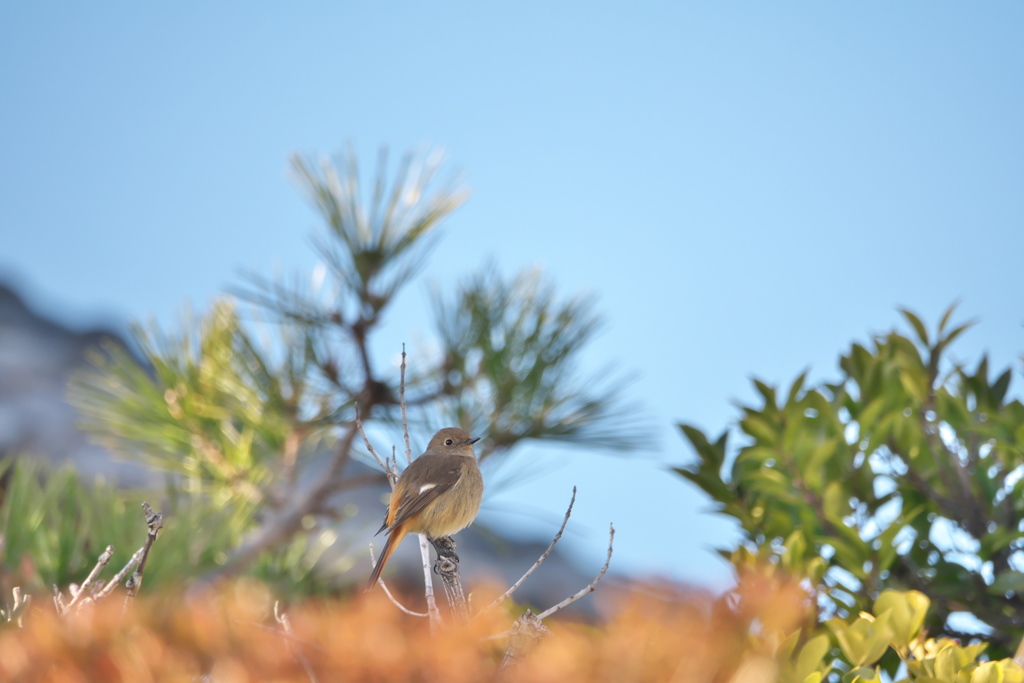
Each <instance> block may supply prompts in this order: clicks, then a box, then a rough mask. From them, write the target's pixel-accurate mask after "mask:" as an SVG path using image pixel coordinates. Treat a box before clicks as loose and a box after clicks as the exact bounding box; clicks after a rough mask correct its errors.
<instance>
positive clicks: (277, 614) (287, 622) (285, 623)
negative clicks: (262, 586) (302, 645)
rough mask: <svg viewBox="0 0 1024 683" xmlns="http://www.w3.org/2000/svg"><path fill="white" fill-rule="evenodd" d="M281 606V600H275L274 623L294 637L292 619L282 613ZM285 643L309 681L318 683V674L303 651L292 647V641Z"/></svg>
mask: <svg viewBox="0 0 1024 683" xmlns="http://www.w3.org/2000/svg"><path fill="white" fill-rule="evenodd" d="M280 605H281V602H280V601H279V600H275V601H274V621H276V622H277V623H279V624H281V628H283V629H284V632H285V633H286V634H287V635H288V636H291V637H294V636H293V635H292V622H291V619H289V618H288V615H287V614H285V613H284V612H281V611H280V609H279V608H280ZM285 642H287V643H288V649H289V650H291V652H292V655H293V656H294V657H295V659H297V660H299V664H301V665H302V668H303V669H305V670H306V676H307V677H309V680H310V681H311V683H318V681H317V678H316V674H315V673H313V667H312V666H310V664H309V660H308V659H306V656H305V655H303V654H302V651H301V650H299V649H298V648H297V647H294V646H293V645H292V643H291V641H285Z"/></svg>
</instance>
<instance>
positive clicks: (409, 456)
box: [398, 343, 412, 465]
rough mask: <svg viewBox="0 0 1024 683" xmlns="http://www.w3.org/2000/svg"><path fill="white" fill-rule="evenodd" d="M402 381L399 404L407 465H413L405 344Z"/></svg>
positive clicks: (403, 346)
mask: <svg viewBox="0 0 1024 683" xmlns="http://www.w3.org/2000/svg"><path fill="white" fill-rule="evenodd" d="M400 374H401V381H400V382H399V384H398V396H399V401H398V402H399V404H400V405H401V406H402V433H403V435H404V436H405V464H406V465H411V464H412V446H410V445H409V416H408V414H407V413H406V403H405V344H404V343H403V344H402V367H401V373H400Z"/></svg>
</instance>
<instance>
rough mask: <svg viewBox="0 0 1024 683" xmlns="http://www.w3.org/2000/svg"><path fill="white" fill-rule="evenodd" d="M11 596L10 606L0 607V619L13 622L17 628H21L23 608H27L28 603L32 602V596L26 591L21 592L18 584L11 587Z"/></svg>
mask: <svg viewBox="0 0 1024 683" xmlns="http://www.w3.org/2000/svg"><path fill="white" fill-rule="evenodd" d="M11 598H12V600H13V602H12V603H11V606H10V608H8V609H0V619H2V620H3V621H6V622H8V623H9V622H12V621H13V622H15V623H16V624H17V626H18V628H21V627H22V626H23V625H24V624H23V623H22V616H23V615H24V613H25V610H26V609H28V606H29V604H31V602H32V596H31V595H29V594H27V593H22V592H21V587H20V586H15V587H14V588H12V589H11Z"/></svg>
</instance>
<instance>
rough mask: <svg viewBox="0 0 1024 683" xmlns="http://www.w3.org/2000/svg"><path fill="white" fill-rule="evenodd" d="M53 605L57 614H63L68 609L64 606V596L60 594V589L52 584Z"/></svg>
mask: <svg viewBox="0 0 1024 683" xmlns="http://www.w3.org/2000/svg"><path fill="white" fill-rule="evenodd" d="M53 604H54V605H56V606H57V614H64V613H65V612H67V610H68V608H67V606H66V605H65V604H64V596H63V595H62V594H61V592H60V588H57V584H53Z"/></svg>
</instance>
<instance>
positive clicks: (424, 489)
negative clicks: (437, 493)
mask: <svg viewBox="0 0 1024 683" xmlns="http://www.w3.org/2000/svg"><path fill="white" fill-rule="evenodd" d="M436 486H437V484H424V485H423V486H421V487H420V493H426V492H427V491H429V490H430V489H432V488H435V487H436Z"/></svg>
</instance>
